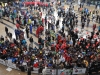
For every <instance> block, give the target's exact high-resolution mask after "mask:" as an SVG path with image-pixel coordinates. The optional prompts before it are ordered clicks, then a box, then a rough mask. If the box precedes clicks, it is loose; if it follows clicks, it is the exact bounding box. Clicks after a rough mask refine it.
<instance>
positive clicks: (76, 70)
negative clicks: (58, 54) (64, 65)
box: [73, 68, 86, 74]
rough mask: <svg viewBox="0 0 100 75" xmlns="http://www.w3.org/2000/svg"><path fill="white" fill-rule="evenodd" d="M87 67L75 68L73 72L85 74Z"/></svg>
mask: <svg viewBox="0 0 100 75" xmlns="http://www.w3.org/2000/svg"><path fill="white" fill-rule="evenodd" d="M85 73H86V68H73V74H85Z"/></svg>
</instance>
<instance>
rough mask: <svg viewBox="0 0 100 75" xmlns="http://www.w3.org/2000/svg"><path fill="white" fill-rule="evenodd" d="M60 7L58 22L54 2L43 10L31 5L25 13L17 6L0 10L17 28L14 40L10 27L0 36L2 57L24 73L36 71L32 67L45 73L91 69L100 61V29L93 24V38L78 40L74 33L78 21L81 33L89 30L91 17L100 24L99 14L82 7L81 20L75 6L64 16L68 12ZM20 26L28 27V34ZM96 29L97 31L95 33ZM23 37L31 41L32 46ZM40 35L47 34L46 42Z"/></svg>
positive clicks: (26, 29)
mask: <svg viewBox="0 0 100 75" xmlns="http://www.w3.org/2000/svg"><path fill="white" fill-rule="evenodd" d="M57 4H58V5H59V6H58V9H57V10H59V11H57V14H58V17H59V19H57V20H55V15H54V12H55V11H56V10H55V9H53V8H54V7H53V3H50V6H44V7H41V6H37V7H34V6H31V5H28V6H27V7H28V8H27V7H26V8H27V9H25V10H22V9H21V8H18V7H15V4H14V8H13V6H12V8H11V6H10V5H7V6H4V7H1V9H2V12H3V13H2V16H1V15H0V16H1V17H5V16H7V17H8V20H9V18H10V19H12V22H13V24H14V25H16V29H15V31H14V32H15V36H16V38H15V39H13V38H12V33H11V32H9V29H8V27H5V32H6V36H5V37H3V36H1V37H0V58H1V59H4V60H8V59H12V62H13V63H15V64H16V66H17V67H18V68H19V69H21V70H22V67H23V70H22V71H25V70H27V67H31V70H34V69H33V67H35V68H39V73H42V69H43V68H44V67H45V66H47V67H48V68H51V69H55V68H59V69H63V68H66V69H72V68H77V67H82V68H90V67H92V64H94V62H99V60H100V55H99V53H100V37H99V33H100V26H97V25H96V23H94V24H92V27H93V30H92V31H91V32H90V33H91V35H87V36H86V38H84V37H83V36H81V37H79V36H78V34H79V31H78V30H75V27H78V23H79V19H80V20H81V26H82V27H81V29H82V31H84V27H85V26H87V27H90V22H91V16H92V21H94V22H98V23H100V15H99V12H98V11H93V12H92V11H90V10H88V9H87V10H86V9H85V8H84V6H81V5H80V7H79V10H81V11H80V12H79V13H80V14H81V18H79V17H78V15H77V14H76V13H74V12H72V11H73V10H74V6H73V7H72V6H69V9H68V12H67V13H65V9H63V7H60V5H61V3H57ZM42 10H44V11H47V12H46V15H45V18H43V17H42V16H43V11H42ZM48 17H50V18H49V20H51V22H50V21H49V20H48ZM60 18H63V21H62V28H61V29H60V30H59V31H56V30H57V29H58V28H59V25H60ZM52 19H53V20H52ZM21 26H23V27H24V28H25V32H23V31H22V29H21ZM47 26H48V27H47ZM46 27H47V28H48V29H46ZM97 27H98V30H97V31H95V30H96V29H97ZM55 28H56V29H55ZM65 28H67V31H65ZM33 30H35V36H36V37H35V38H38V42H37V43H38V45H37V46H36V47H33V45H34V41H35V38H33V37H32V36H31V37H30V36H29V34H32V33H33ZM44 31H45V32H44ZM66 33H68V34H67V35H66ZM24 34H26V35H27V38H29V45H28V41H27V40H26V39H25V36H24ZM41 35H45V39H44V37H42V36H41Z"/></svg>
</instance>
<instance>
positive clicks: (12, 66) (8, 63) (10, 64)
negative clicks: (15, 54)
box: [7, 59, 16, 69]
mask: <svg viewBox="0 0 100 75" xmlns="http://www.w3.org/2000/svg"><path fill="white" fill-rule="evenodd" d="M7 66H8V67H10V68H13V69H16V64H14V63H12V59H8V62H7Z"/></svg>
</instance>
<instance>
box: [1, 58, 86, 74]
mask: <svg viewBox="0 0 100 75" xmlns="http://www.w3.org/2000/svg"><path fill="white" fill-rule="evenodd" d="M0 64H2V65H5V66H7V67H9V68H12V69H16V70H19V69H18V68H17V67H16V64H14V63H12V60H11V59H8V60H2V59H0ZM33 70H34V71H32V73H38V68H33ZM85 73H86V68H73V70H72V71H71V70H70V69H58V75H71V74H85ZM46 74H48V75H56V69H46Z"/></svg>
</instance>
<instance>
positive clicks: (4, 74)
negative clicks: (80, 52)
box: [0, 5, 100, 75]
mask: <svg viewBox="0 0 100 75" xmlns="http://www.w3.org/2000/svg"><path fill="white" fill-rule="evenodd" d="M66 7H67V5H66ZM86 7H87V6H86ZM87 8H89V9H91V10H94V9H95V8H94V6H91V7H87ZM77 9H78V6H77V5H75V10H77ZM55 14H56V13H55ZM78 16H79V15H78ZM92 23H93V22H91V25H90V28H88V29H87V27H85V29H84V32H83V35H86V30H88V31H91V28H92ZM97 25H99V24H97ZM5 26H7V27H8V29H9V32H12V33H13V38H15V35H14V29H15V28H16V26H15V25H13V24H12V23H10V22H8V21H6V20H3V23H0V36H1V35H3V36H5V35H6V34H5ZM60 28H61V27H60ZM78 29H80V23H79V28H78ZM33 33H35V31H33ZM30 36H33V38H34V41H35V42H37V38H36V37H35V36H34V35H30ZM42 37H43V36H42ZM26 39H27V38H26ZM27 40H28V39H27ZM34 46H36V44H34ZM6 69H7V67H6V66H3V65H1V64H0V75H27V73H25V72H21V71H17V70H14V69H13V70H12V71H10V72H8V71H7V70H6ZM32 75H36V74H32ZM96 75H97V74H96ZM98 75H100V74H98Z"/></svg>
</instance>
